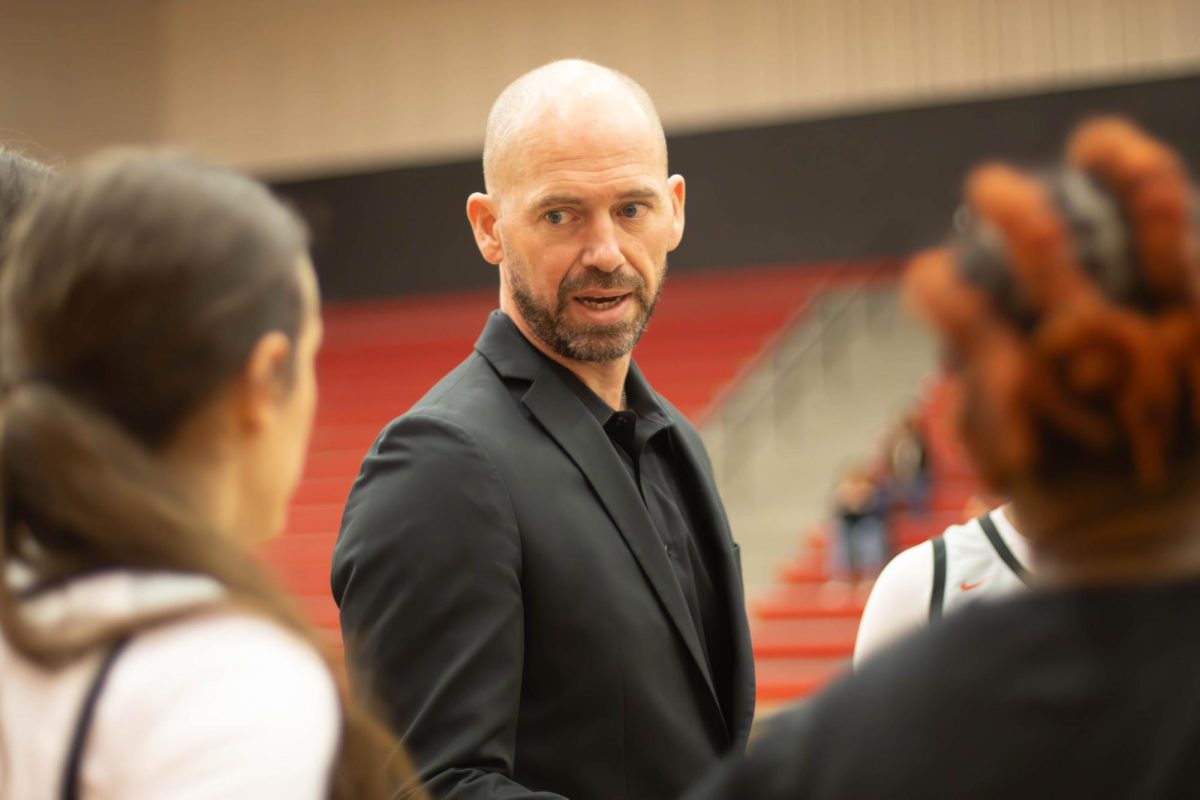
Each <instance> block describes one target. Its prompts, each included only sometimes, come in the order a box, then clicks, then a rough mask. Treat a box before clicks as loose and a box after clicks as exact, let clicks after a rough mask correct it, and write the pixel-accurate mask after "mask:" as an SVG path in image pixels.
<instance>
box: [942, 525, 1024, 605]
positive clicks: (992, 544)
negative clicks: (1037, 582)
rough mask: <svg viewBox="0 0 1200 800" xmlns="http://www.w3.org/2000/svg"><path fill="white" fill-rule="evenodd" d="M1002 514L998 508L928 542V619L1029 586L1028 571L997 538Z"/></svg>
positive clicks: (1003, 542) (998, 537) (951, 528)
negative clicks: (930, 573)
mask: <svg viewBox="0 0 1200 800" xmlns="http://www.w3.org/2000/svg"><path fill="white" fill-rule="evenodd" d="M1003 513H1004V512H1003V510H1002V509H1000V508H997V509H993V510H992V511H990V512H988V513H987V514H984V515H983V516H982V517H979V518H978V519H973V520H971V521H970V522H968V523H966V524H964V525H954V526H952V527H950V528H948V529H947V530H946V532H945V533H944V534H942V535H941V536H938V537H936V538H934V539H932V540H931V542H932V544H933V590H932V592H931V595H930V598H929V618H930V620H936V619H938V618H939V617H940V616H942V615H943V614H949V613H952V612H953V611H955V610H956V609H958V608H961V607H962V606H964V605H967V604H969V603H972V602H974V601H976V600H980V599H983V598H994V597H1002V596H1004V595H1007V594H1011V593H1013V592H1019V591H1021V590H1023V589H1025V588H1026V587H1027V586H1028V582H1029V571H1028V570H1027V569H1026V568H1025V567H1024V565H1022V564H1021V562H1020V561H1019V560H1017V557H1016V556H1015V555H1013V552H1012V550H1011V549H1010V548H1009V546H1008V545H1007V544H1006V543H1005V541H1004V538H1003V537H1002V536H1001V535H1000V530H999V525H998V523H999V524H1006V523H1005V522H1004V520H1003V518H1000V519H997V518H998V517H1000V515H1001V514H1003Z"/></svg>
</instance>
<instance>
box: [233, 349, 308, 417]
mask: <svg viewBox="0 0 1200 800" xmlns="http://www.w3.org/2000/svg"><path fill="white" fill-rule="evenodd" d="M294 357H295V354H294V348H293V346H292V341H291V340H290V339H289V338H288V337H287V336H286V335H284V334H283V333H281V332H280V331H269V332H267V333H265V334H263V336H262V338H260V339H259V340H258V342H257V343H256V344H255V345H254V349H253V350H251V351H250V357H249V358H248V359H246V364H245V366H244V367H242V371H241V374H240V375H239V377H238V382H237V385H236V386H235V388H234V397H235V406H236V412H237V419H238V422H239V424H240V425H241V427H242V428H243V429H244V430H249V431H258V430H261V429H262V428H263V427H264V426H265V425H266V424H267V422H268V421H269V420H270V419H271V417H272V416H274V415H275V414H277V413H279V406H280V403H281V402H282V400H283V399H284V397H285V396H286V395H287V392H288V389H289V381H288V379H287V378H288V375H289V371H290V370H291V369H293V368H294V365H293V364H292V363H291V361H292V359H293V358H294Z"/></svg>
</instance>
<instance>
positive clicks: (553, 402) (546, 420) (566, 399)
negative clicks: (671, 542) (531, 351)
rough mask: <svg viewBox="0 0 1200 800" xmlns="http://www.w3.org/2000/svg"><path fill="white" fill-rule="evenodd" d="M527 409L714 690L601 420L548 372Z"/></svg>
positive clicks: (679, 596) (657, 543) (662, 554)
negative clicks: (574, 470)
mask: <svg viewBox="0 0 1200 800" xmlns="http://www.w3.org/2000/svg"><path fill="white" fill-rule="evenodd" d="M523 400H524V403H525V406H526V407H527V408H528V409H529V411H530V412H531V413H532V414H533V415H534V416H535V417H536V418H537V420H538V421H539V422H540V423H541V424H542V425H543V426H544V427H545V428H546V430H547V431H548V432H549V433H550V435H551V436H552V437H553V438H554V440H555V441H556V442H558V445H559V447H561V448H562V449H563V450H564V451H566V453H567V455H568V456H570V458H571V460H572V461H574V462H575V464H576V465H577V466H578V467H579V470H580V471H581V472H582V473H583V474H584V476H585V477H586V478H587V480H588V483H590V484H591V486H592V489H593V490H595V492H596V495H597V496H598V497H599V498H600V502H602V503H603V504H604V507H605V509H607V511H608V514H609V516H610V517H611V518H612V520H613V522H615V523H616V526H617V530H619V531H620V532H621V536H622V538H624V539H625V544H626V545H628V547H629V549H630V551H632V552H633V555H634V558H636V559H637V562H638V564H639V566H641V568H642V572H643V573H645V575H646V579H647V580H648V581H649V582H650V585H651V586H652V587H653V588H654V592H655V594H657V595H658V599H659V602H660V603H662V605H663V608H665V609H666V612H667V616H668V617H670V619H671V621H672V622H673V623H674V624H675V628H676V629H677V630H678V631H679V635H680V636H681V637H682V638H683V641H684V643H685V644H686V645H687V649H688V652H689V653H691V655H692V658H693V659H694V660H695V662H696V666H697V667H699V669H700V672H701V674H703V675H704V680H705V682H706V683H707V685H708V688H709V692H710V693H712V697H713V701H714V702H716V701H717V697H716V693H715V692H714V691H713V683H712V675H711V674H709V669H708V659H707V658H706V657H705V654H704V653H703V651H702V650H701V648H700V639H699V637H698V636H697V635H696V628H695V625H694V624H693V622H692V617H691V614H690V613H688V610H687V604H686V603H685V602H684V599H683V592H682V591H681V590H680V588H679V582H678V581H677V580H676V579H675V573H674V571H673V570H672V568H671V562H670V561H669V560H668V558H667V554H666V551H665V549H664V547H663V544H662V541H661V540H660V539H659V537H658V534H657V533H656V532H655V529H654V523H653V522H652V521H651V519H650V515H649V513H648V512H647V511H646V505H645V503H643V502H642V498H641V495H640V494H639V493H638V490H637V487H636V486H635V485H634V483H633V481H632V480H630V478H629V473H628V471H627V470H626V469H625V466H624V465H623V464H622V463H621V461H620V457H619V456H618V455H617V454H616V452H615V451H614V450H613V448H612V445H611V443H610V442H609V441H608V437H607V436H606V435H605V434H604V430H603V429H602V428H601V427H600V426H599V425H598V424H596V420H595V419H593V418H592V417H591V416H590V415H588V414H586V413H584V411H583V409H582V408H580V406H579V399H578V398H577V397H575V395H574V394H572V393H571V390H570V389H568V388H567V387H566V386H564V385H563V384H562V381H561V380H559V378H558V376H557V375H554V374H553V373H552V372H551V371H550V370H543V371H542V372H541V373H540V374H539V375H538V377H537V378H536V379H535V380H534V382H533V385H532V386H530V387H529V391H528V392H526V393H525V396H524V398H523Z"/></svg>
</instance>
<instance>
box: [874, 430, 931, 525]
mask: <svg viewBox="0 0 1200 800" xmlns="http://www.w3.org/2000/svg"><path fill="white" fill-rule="evenodd" d="M883 466H884V476H883V487H882V488H883V490H884V491H885V492H886V494H887V500H888V506H889V508H890V509H892V510H896V509H903V510H906V511H913V512H918V513H924V512H925V511H926V510H928V508H929V488H930V474H929V447H928V445H927V444H926V442H925V433H924V430H923V429H922V426H921V415H920V412H918V411H911V412H909V413H907V414H905V415H904V416H903V417H901V418H900V419H899V420H897V422H896V423H895V424H894V425H893V426H892V428H891V430H890V431H889V432H888V436H887V437H886V439H885V440H884V464H883Z"/></svg>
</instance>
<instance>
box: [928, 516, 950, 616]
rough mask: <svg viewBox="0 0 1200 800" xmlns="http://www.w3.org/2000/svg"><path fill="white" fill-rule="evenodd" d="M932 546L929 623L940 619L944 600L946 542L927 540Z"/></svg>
mask: <svg viewBox="0 0 1200 800" xmlns="http://www.w3.org/2000/svg"><path fill="white" fill-rule="evenodd" d="M929 543H930V544H931V545H933V591H931V592H930V593H929V621H930V622H937V621H938V620H939V619H941V618H942V602H943V601H944V600H945V599H946V540H945V539H944V538H942V537H941V536H935V537H933V538H932V539H930V540H929Z"/></svg>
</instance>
